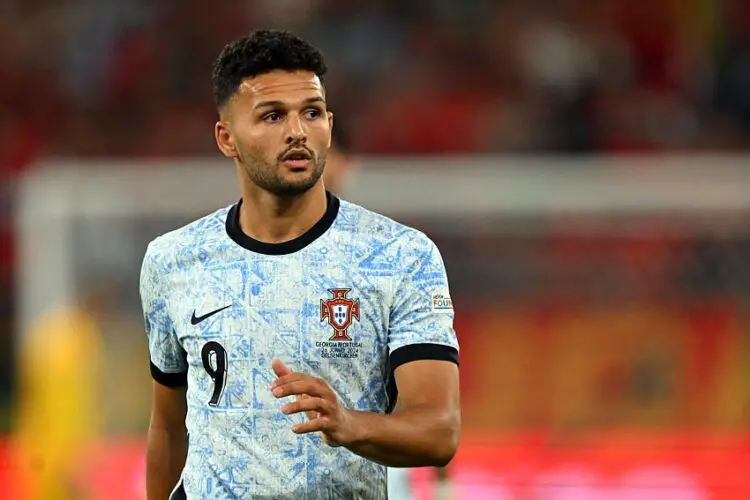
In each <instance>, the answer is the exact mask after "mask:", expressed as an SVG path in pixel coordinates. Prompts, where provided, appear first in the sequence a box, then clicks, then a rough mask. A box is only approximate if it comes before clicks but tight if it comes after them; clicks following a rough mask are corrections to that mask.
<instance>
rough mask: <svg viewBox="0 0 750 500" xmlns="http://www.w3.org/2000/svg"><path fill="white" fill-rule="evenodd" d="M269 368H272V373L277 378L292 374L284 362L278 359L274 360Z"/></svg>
mask: <svg viewBox="0 0 750 500" xmlns="http://www.w3.org/2000/svg"><path fill="white" fill-rule="evenodd" d="M271 368H273V371H274V373H275V374H276V376H277V377H283V376H284V375H289V374H290V373H292V370H290V369H289V368H287V366H286V365H285V364H284V362H283V361H281V360H280V359H274V360H273V361H272V362H271Z"/></svg>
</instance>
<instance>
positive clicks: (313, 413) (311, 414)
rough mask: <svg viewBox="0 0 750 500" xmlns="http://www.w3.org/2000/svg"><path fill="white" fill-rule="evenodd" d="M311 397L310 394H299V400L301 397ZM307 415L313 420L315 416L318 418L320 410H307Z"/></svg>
mask: <svg viewBox="0 0 750 500" xmlns="http://www.w3.org/2000/svg"><path fill="white" fill-rule="evenodd" d="M309 397H310V396H308V395H307V394H299V395H298V396H297V400H298V401H299V400H300V399H307V398H309ZM305 415H306V416H307V418H309V419H310V420H312V419H314V418H318V412H317V411H306V412H305Z"/></svg>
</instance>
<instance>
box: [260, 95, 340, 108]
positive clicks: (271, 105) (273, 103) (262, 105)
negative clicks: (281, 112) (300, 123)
mask: <svg viewBox="0 0 750 500" xmlns="http://www.w3.org/2000/svg"><path fill="white" fill-rule="evenodd" d="M317 102H323V103H324V102H326V100H325V99H323V98H322V97H319V96H318V97H309V98H307V99H305V100H304V101H302V104H303V105H305V104H314V103H317ZM285 106H286V104H285V103H283V102H281V101H261V102H259V103H258V104H256V105H255V106H254V107H253V109H260V108H283V107H285Z"/></svg>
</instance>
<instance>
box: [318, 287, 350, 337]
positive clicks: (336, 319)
mask: <svg viewBox="0 0 750 500" xmlns="http://www.w3.org/2000/svg"><path fill="white" fill-rule="evenodd" d="M328 291H329V292H331V293H332V294H333V298H332V299H328V300H321V301H320V320H321V321H323V320H324V319H327V320H328V324H329V325H331V326H332V327H333V337H331V338H330V339H328V340H330V341H336V340H343V341H347V342H350V341H351V340H352V338H351V337H350V336H349V335H348V334H347V330H348V329H349V327H350V326H352V318H354V319H356V320H357V321H359V300H352V299H350V298H347V294H348V293H349V292H351V291H352V290H351V288H332V289H330V290H328Z"/></svg>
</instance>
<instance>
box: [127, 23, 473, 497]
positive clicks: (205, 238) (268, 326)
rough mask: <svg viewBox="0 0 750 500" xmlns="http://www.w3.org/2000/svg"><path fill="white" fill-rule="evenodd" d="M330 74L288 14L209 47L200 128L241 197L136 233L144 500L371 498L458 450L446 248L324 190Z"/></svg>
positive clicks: (443, 461) (455, 359)
mask: <svg viewBox="0 0 750 500" xmlns="http://www.w3.org/2000/svg"><path fill="white" fill-rule="evenodd" d="M325 72H326V66H325V63H324V60H323V57H322V55H321V54H320V52H319V51H318V50H317V49H315V48H314V47H312V46H311V45H310V44H308V43H307V42H305V41H303V40H301V39H299V38H297V37H295V36H294V35H292V34H289V33H287V32H283V31H268V30H264V31H257V32H254V33H253V34H251V35H250V36H247V37H243V38H241V39H239V40H237V41H235V42H233V43H231V44H229V45H227V46H226V47H225V48H224V50H223V51H222V53H221V54H220V56H219V58H218V60H217V61H216V64H215V66H214V72H213V87H214V97H215V101H216V105H217V108H218V112H219V121H218V122H217V123H216V126H215V131H214V132H215V137H216V142H217V144H218V147H219V149H220V151H221V152H222V153H223V154H224V155H225V156H227V157H228V158H231V159H232V160H233V162H234V164H235V167H236V173H237V179H238V183H239V188H240V193H241V199H240V201H238V202H237V203H236V204H234V205H231V206H229V207H226V208H222V209H220V210H217V211H216V212H214V213H213V214H210V215H208V216H206V217H204V218H202V219H200V220H198V221H195V222H193V223H191V224H189V225H187V226H185V227H183V228H181V229H178V230H176V231H173V232H170V233H167V234H165V235H163V236H160V237H158V238H156V239H155V240H154V241H152V242H151V243H150V244H149V246H148V248H147V250H146V255H145V257H144V261H143V267H142V270H141V298H142V302H143V309H144V315H145V321H146V331H147V334H148V338H149V350H150V358H151V373H152V376H153V378H154V384H153V407H152V414H151V422H150V426H149V432H148V448H147V490H148V498H149V499H153V500H156V499H159V500H161V499H165V498H167V497H170V496H171V498H175V499H177V498H253V499H255V500H259V499H271V498H273V499H303V498H304V499H310V500H312V499H324V498H325V499H330V498H342V499H344V498H345V499H384V498H386V467H385V466H396V467H416V466H442V465H445V464H447V463H448V462H450V460H451V458H452V457H453V455H454V453H455V450H456V447H457V443H458V439H459V433H460V408H459V395H458V343H457V340H456V336H455V333H454V331H453V308H452V305H451V302H450V294H449V290H448V283H447V279H446V273H445V268H444V266H443V262H442V259H441V257H440V253H439V251H438V249H437V248H436V247H435V245H434V243H432V241H430V239H428V238H427V237H426V236H425V235H424V234H422V233H420V232H419V231H417V230H415V229H411V228H409V227H406V226H403V225H401V224H399V223H397V222H394V221H392V220H390V219H388V218H386V217H384V216H382V215H378V214H376V213H373V212H370V211H368V210H366V209H364V208H362V207H359V206H357V205H354V204H352V203H348V202H346V201H343V200H340V199H339V198H338V197H336V196H335V195H332V194H329V193H327V192H326V189H325V186H324V184H323V182H322V181H321V175H322V173H323V169H324V167H325V162H326V154H327V150H328V148H329V146H330V143H331V128H332V126H333V115H332V114H331V113H330V112H329V111H328V110H327V106H326V95H325V89H324V86H323V83H322V81H321V79H322V77H323V76H324V74H325ZM396 394H398V397H397V398H396ZM186 434H187V435H188V439H187V440H186V439H185V437H186ZM170 492H171V493H170Z"/></svg>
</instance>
